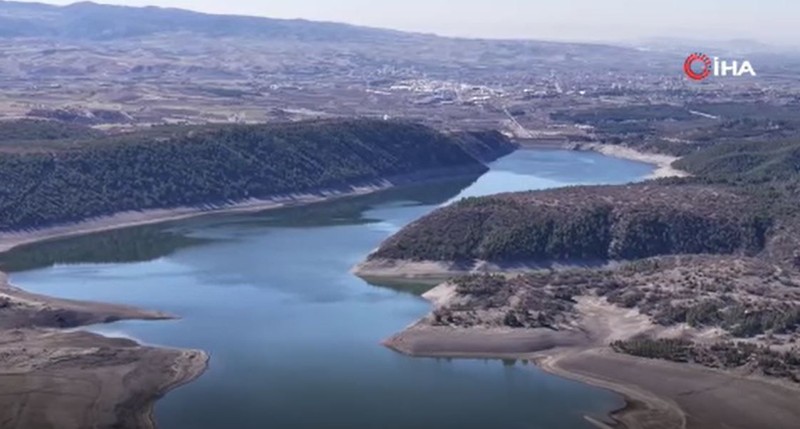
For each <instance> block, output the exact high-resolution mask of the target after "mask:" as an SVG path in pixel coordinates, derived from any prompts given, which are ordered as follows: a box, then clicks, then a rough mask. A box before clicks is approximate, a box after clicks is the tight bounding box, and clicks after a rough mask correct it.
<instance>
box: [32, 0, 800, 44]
mask: <svg viewBox="0 0 800 429" xmlns="http://www.w3.org/2000/svg"><path fill="white" fill-rule="evenodd" d="M44 2H45V3H53V4H69V3H72V1H70V0H45V1H44ZM100 2H102V3H113V4H126V5H132V6H145V5H158V6H167V7H180V8H184V9H193V10H198V11H203V12H211V13H229V14H243V15H259V16H269V17H277V18H306V19H312V20H325V21H338V22H349V23H353V24H362V25H370V26H375V27H385V28H395V29H401V30H412V31H422V32H429V33H437V34H442V35H453V36H466V37H510V38H538V39H550V40H589V41H622V40H637V39H641V38H647V37H675V38H687V39H700V40H702V39H715V40H725V39H734V38H736V39H738V38H752V39H758V40H761V41H764V42H770V43H780V44H783V45H795V44H800V24H798V22H800V1H798V0H660V1H659V0H547V1H544V0H392V1H389V0H102V1H100Z"/></svg>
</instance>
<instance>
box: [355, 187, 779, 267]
mask: <svg viewBox="0 0 800 429" xmlns="http://www.w3.org/2000/svg"><path fill="white" fill-rule="evenodd" d="M567 214H568V215H567ZM771 224H772V219H771V218H770V217H769V215H767V214H764V213H763V210H762V207H761V205H760V203H759V202H758V201H756V200H755V199H751V198H749V197H746V196H744V195H740V194H737V193H736V192H733V191H731V190H725V189H713V188H710V187H703V186H650V185H636V186H626V187H575V188H565V189H560V190H549V191H539V192H530V193H520V194H504V195H498V196H490V197H482V198H472V199H467V200H464V201H462V202H459V203H457V204H454V205H452V206H449V207H445V208H442V209H439V210H437V211H435V212H433V213H432V214H430V215H428V216H426V217H424V218H422V219H420V220H419V221H417V222H415V223H413V224H411V225H410V226H408V227H407V228H405V229H403V230H402V231H401V232H399V233H398V234H396V235H395V236H394V237H392V238H391V239H389V240H388V241H387V242H385V243H384V244H383V245H382V246H381V247H380V249H379V250H378V251H377V252H375V253H374V254H373V255H372V256H371V257H372V258H391V259H412V260H446V261H472V260H476V259H478V260H488V261H493V262H519V261H553V260H561V261H586V260H607V259H636V258H646V257H650V256H656V255H666V254H679V253H716V254H733V253H757V252H759V251H760V250H761V249H762V248H763V246H764V244H765V237H766V234H767V231H768V229H769V228H770V226H771Z"/></svg>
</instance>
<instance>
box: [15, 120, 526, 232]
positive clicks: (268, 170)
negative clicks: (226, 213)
mask: <svg viewBox="0 0 800 429" xmlns="http://www.w3.org/2000/svg"><path fill="white" fill-rule="evenodd" d="M44 134H48V133H44ZM68 134H69V133H68ZM69 136H70V137H72V134H69ZM491 137H492V138H490V139H483V138H481V135H480V134H471V135H469V136H468V137H467V136H464V135H447V134H442V133H439V132H437V131H435V130H433V129H430V128H427V127H425V126H421V125H415V124H409V123H398V122H386V121H370V120H349V121H316V122H301V123H290V124H278V125H225V126H201V127H167V128H155V129H152V130H146V131H142V132H136V133H130V134H124V135H117V136H105V137H100V138H89V139H83V140H80V139H79V140H78V141H76V140H75V139H70V140H69V141H68V142H65V141H62V140H48V141H47V142H46V144H45V145H43V146H35V145H34V146H31V147H30V148H29V149H31V150H29V151H21V152H20V151H11V152H5V153H0V230H16V229H26V228H37V227H42V226H47V225H51V224H55V223H62V222H70V221H78V220H82V219H86V218H91V217H96V216H101V215H108V214H113V213H116V212H121V211H128V210H144V209H154V208H169V207H177V206H198V205H221V204H227V203H232V202H236V201H240V200H245V199H249V198H263V197H269V196H273V195H279V194H290V193H300V192H314V191H317V190H322V189H326V188H346V187H349V186H351V185H353V184H357V183H365V182H371V181H376V180H380V179H386V178H396V177H399V176H408V175H416V176H419V175H421V174H429V173H430V174H442V172H443V171H444V170H443V169H457V171H458V172H461V173H466V172H471V173H474V174H478V173H481V172H483V171H485V169H486V167H485V166H484V165H483V164H482V162H481V161H480V160H477V159H476V158H475V156H473V155H471V154H470V153H476V150H479V151H480V153H481V154H483V155H486V156H490V155H493V156H495V157H496V156H500V155H502V154H505V153H508V152H510V151H511V150H513V145H512V144H511V143H510V142H509V141H508V140H506V139H504V138H503V139H501V138H498V137H497V135H491ZM54 142H63V143H64V144H61V145H58V144H54ZM42 147H44V148H46V149H47V150H43V149H42ZM33 149H36V150H33Z"/></svg>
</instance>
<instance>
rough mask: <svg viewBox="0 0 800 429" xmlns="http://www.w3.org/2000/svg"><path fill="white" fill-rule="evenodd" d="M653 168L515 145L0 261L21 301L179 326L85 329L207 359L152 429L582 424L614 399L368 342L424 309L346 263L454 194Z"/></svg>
mask: <svg viewBox="0 0 800 429" xmlns="http://www.w3.org/2000/svg"><path fill="white" fill-rule="evenodd" d="M652 170H653V168H652V167H651V166H649V165H646V164H641V163H636V162H630V161H625V160H620V159H615V158H608V157H605V156H602V155H598V154H595V153H585V152H570V151H556V150H523V151H518V152H516V153H514V154H512V155H509V156H507V157H505V158H503V159H500V160H498V161H496V162H494V163H493V164H492V165H491V171H489V172H488V173H486V174H484V175H483V176H482V177H480V178H477V179H463V180H462V179H458V180H452V181H447V182H442V183H437V184H426V185H423V186H416V187H409V188H403V189H396V190H391V191H387V192H383V193H380V194H374V195H368V196H363V197H357V198H347V199H341V200H337V201H333V202H329V203H322V204H317V205H311V206H305V207H297V208H289V209H282V210H275V211H268V212H263V213H257V214H228V215H214V216H206V217H202V218H195V219H192V220H187V221H181V222H174V223H168V224H163V225H158V226H146V227H138V228H131V229H126V230H120V231H112V232H107V233H100V234H95V235H91V236H84V237H77V238H71V239H65V240H58V241H53V242H47V243H39V244H36V245H33V246H28V247H24V248H20V249H18V250H16V251H14V252H12V253H10V254H8V255H5V256H4V257H3V261H2V262H3V267H4V269H7V270H10V271H12V274H11V281H12V282H13V283H14V284H16V285H18V286H21V287H23V288H25V289H28V290H30V291H34V292H38V293H44V294H48V295H53V296H59V297H67V298H74V299H89V300H98V301H106V302H114V303H122V304H129V305H135V306H139V307H144V308H148V309H156V310H162V311H167V312H170V313H173V314H177V315H180V316H181V319H180V320H175V321H159V322H137V321H133V322H120V323H115V324H111V325H105V326H100V327H92V328H91V329H92V330H94V331H96V332H100V333H103V334H106V335H112V336H125V337H131V338H134V339H137V340H139V341H141V342H144V343H149V344H157V345H166V346H171V347H186V348H196V349H202V350H206V351H208V352H209V353H210V355H211V363H210V367H209V370H208V371H207V372H206V373H205V374H204V375H203V376H202V377H201V378H199V379H198V380H197V381H195V382H193V383H191V384H189V385H186V386H184V387H182V388H180V389H177V390H175V391H173V392H171V393H170V394H168V395H167V396H166V397H165V398H164V399H162V400H161V401H159V402H158V404H157V406H156V418H157V421H158V423H159V425H160V427H162V428H167V429H169V428H176V429H204V428H226V429H227V428H237V429H239V428H240V429H248V428H259V429H261V428H346V429H371V428H385V429H395V428H396V429H410V428H418V429H423V428H431V429H447V428H459V429H469V428H489V427H492V428H509V429H510V428H520V429H523V428H524V429H537V428H540V429H559V428H590V427H592V426H590V425H589V424H588V423H587V422H586V421H585V419H584V418H583V416H584V415H587V414H590V415H595V416H602V415H604V414H605V413H606V412H608V411H610V410H612V409H615V408H617V407H619V406H621V405H622V403H623V402H622V399H621V398H620V397H619V396H618V395H616V394H613V393H611V392H607V391H604V390H601V389H597V388H594V387H590V386H586V385H582V384H579V383H575V382H572V381H568V380H564V379H561V378H558V377H554V376H551V375H548V374H546V373H544V372H542V371H540V370H538V369H537V368H535V367H533V366H530V365H523V364H521V363H514V362H502V361H496V360H459V359H456V360H449V359H419V358H409V357H406V356H402V355H399V354H396V353H394V352H392V351H390V350H388V349H385V348H384V347H382V346H381V345H380V341H381V340H382V339H384V338H386V337H388V336H390V335H391V334H393V333H395V332H397V331H399V330H401V329H403V328H404V327H405V326H407V325H408V324H410V323H412V322H413V321H415V320H416V319H418V318H420V317H422V316H423V315H424V314H426V313H427V312H428V311H429V304H428V303H427V302H425V301H424V300H423V299H421V298H419V297H418V296H416V295H414V294H412V293H409V292H406V291H402V290H396V289H389V288H384V287H378V286H374V285H370V284H368V283H366V282H365V281H363V280H361V279H359V278H357V277H355V276H353V275H352V274H350V268H351V267H352V266H353V265H355V264H356V263H358V262H359V261H361V260H362V259H363V258H364V257H365V256H366V255H367V253H369V252H370V251H371V250H372V249H374V248H375V247H376V246H377V245H378V244H379V243H380V242H381V241H382V240H384V239H386V238H387V237H388V236H389V235H391V234H392V233H393V232H395V231H397V230H398V229H399V228H401V227H402V226H403V225H405V224H407V223H409V222H411V221H413V220H414V219H416V218H418V217H420V216H422V215H424V214H425V213H427V212H429V211H431V210H433V209H435V208H436V207H438V206H440V205H442V204H446V203H448V202H451V201H454V200H457V199H459V198H463V197H466V196H478V195H486V194H491V193H497V192H507V191H520V190H529V189H543V188H551V187H558V186H568V185H578V184H599V183H627V182H632V181H637V180H641V179H642V178H644V177H645V176H647V175H648V174H650V173H651V172H652Z"/></svg>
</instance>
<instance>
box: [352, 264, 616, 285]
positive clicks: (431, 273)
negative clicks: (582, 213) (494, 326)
mask: <svg viewBox="0 0 800 429" xmlns="http://www.w3.org/2000/svg"><path fill="white" fill-rule="evenodd" d="M617 263H618V262H615V261H585V262H578V261H576V262H574V263H572V262H570V263H564V262H547V263H545V262H533V261H532V262H530V263H524V262H521V263H515V264H504V265H498V264H494V263H489V262H486V261H474V262H473V263H471V264H462V263H456V262H444V261H409V260H404V259H384V258H374V259H367V260H364V261H363V262H361V263H359V264H358V265H356V266H355V267H353V269H352V270H351V271H352V273H353V274H355V275H357V276H359V277H361V278H364V279H367V280H374V281H376V282H378V283H382V282H391V281H393V280H394V281H409V280H410V281H415V282H421V283H425V284H429V283H430V284H438V283H441V282H443V281H445V280H447V279H449V278H451V277H453V276H456V275H462V274H470V273H497V272H503V273H506V274H513V273H525V272H530V271H534V270H542V269H566V268H589V267H591V268H599V267H612V266H614V265H616V264H617Z"/></svg>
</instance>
